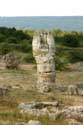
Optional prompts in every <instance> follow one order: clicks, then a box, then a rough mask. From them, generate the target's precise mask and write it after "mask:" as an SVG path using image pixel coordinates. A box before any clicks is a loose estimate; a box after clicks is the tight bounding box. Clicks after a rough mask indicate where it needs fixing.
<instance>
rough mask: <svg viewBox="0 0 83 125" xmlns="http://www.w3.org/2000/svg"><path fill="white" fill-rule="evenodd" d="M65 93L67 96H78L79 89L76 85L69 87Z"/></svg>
mask: <svg viewBox="0 0 83 125" xmlns="http://www.w3.org/2000/svg"><path fill="white" fill-rule="evenodd" d="M67 92H68V95H79V89H78V87H77V86H76V85H69V86H68V90H67Z"/></svg>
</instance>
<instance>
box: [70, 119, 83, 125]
mask: <svg viewBox="0 0 83 125" xmlns="http://www.w3.org/2000/svg"><path fill="white" fill-rule="evenodd" d="M68 125H83V124H82V123H81V122H78V121H76V120H75V119H72V120H70V121H69V123H68Z"/></svg>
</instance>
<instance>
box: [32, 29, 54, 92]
mask: <svg viewBox="0 0 83 125" xmlns="http://www.w3.org/2000/svg"><path fill="white" fill-rule="evenodd" d="M32 46H33V56H34V58H35V60H36V63H37V78H38V81H37V89H38V91H39V92H48V91H50V89H51V88H53V87H54V86H55V59H54V58H55V42H54V39H53V36H52V34H51V33H50V32H46V31H41V32H38V33H37V34H36V35H34V38H33V43H32Z"/></svg>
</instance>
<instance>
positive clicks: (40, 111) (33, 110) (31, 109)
mask: <svg viewBox="0 0 83 125" xmlns="http://www.w3.org/2000/svg"><path fill="white" fill-rule="evenodd" d="M58 105H59V103H58V102H33V103H26V104H25V103H21V104H20V105H19V109H21V111H20V112H21V113H28V114H30V115H36V116H40V115H47V114H49V110H48V107H58Z"/></svg>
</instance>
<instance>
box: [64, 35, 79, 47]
mask: <svg viewBox="0 0 83 125" xmlns="http://www.w3.org/2000/svg"><path fill="white" fill-rule="evenodd" d="M64 45H65V46H68V47H78V46H79V39H78V37H77V36H76V35H72V34H67V35H65V36H64Z"/></svg>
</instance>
